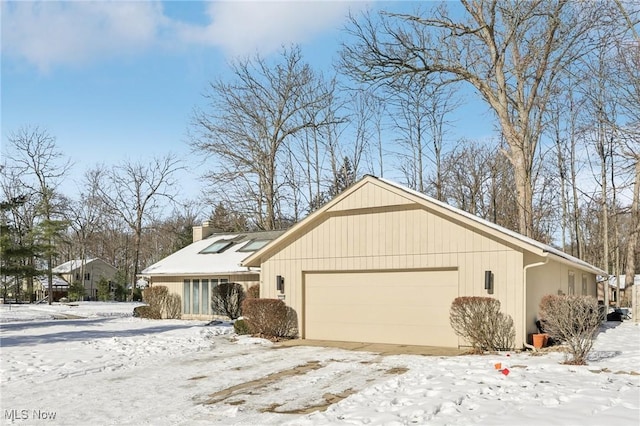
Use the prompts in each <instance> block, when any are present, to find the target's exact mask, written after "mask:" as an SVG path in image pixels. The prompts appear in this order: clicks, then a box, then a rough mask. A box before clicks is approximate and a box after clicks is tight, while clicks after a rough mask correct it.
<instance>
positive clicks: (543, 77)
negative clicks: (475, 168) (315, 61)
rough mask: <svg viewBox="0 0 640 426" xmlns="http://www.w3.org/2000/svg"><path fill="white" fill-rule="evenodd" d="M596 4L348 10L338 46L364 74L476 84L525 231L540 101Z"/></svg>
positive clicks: (345, 61) (556, 0)
mask: <svg viewBox="0 0 640 426" xmlns="http://www.w3.org/2000/svg"><path fill="white" fill-rule="evenodd" d="M599 5H600V4H599V3H593V4H590V7H588V8H587V7H582V6H579V5H578V4H573V3H571V2H567V1H563V0H534V1H528V2H515V3H513V2H504V1H498V0H493V1H481V0H477V1H476V0H462V6H463V11H462V12H463V13H462V14H458V13H455V14H453V13H450V12H449V11H448V10H447V6H446V5H441V6H439V7H437V8H435V9H434V10H433V11H432V12H431V13H430V14H420V13H419V12H418V13H417V14H415V15H400V14H390V13H384V12H383V13H382V14H381V15H380V17H379V20H377V21H376V19H375V18H374V17H372V16H371V15H365V16H364V17H362V20H358V19H356V18H355V17H352V19H351V25H350V28H349V30H348V31H349V33H350V34H351V35H352V36H354V37H355V43H354V44H350V45H349V44H347V45H345V46H344V48H343V52H342V65H343V67H344V68H345V70H346V71H347V72H348V73H349V74H350V75H352V76H354V77H356V78H358V79H360V80H362V81H370V82H380V81H388V80H391V81H393V80H396V79H398V78H401V77H402V76H403V75H415V74H418V75H440V76H441V77H442V78H443V80H444V82H445V83H447V82H449V83H454V82H459V81H462V82H466V83H468V84H470V85H471V86H472V87H474V88H475V89H476V90H477V92H478V93H479V94H480V96H481V97H482V99H483V100H484V101H485V102H486V103H487V104H488V105H489V106H490V108H491V110H492V111H493V112H494V113H495V115H496V117H497V120H498V122H499V123H500V128H501V130H502V134H503V135H504V138H505V141H506V143H507V146H508V150H507V155H508V158H509V160H510V161H511V163H512V164H513V168H514V175H515V185H516V189H517V195H518V197H517V202H518V211H519V231H520V232H521V233H522V234H525V235H529V236H531V235H532V234H533V210H532V209H533V189H532V188H533V182H532V167H533V164H534V161H535V155H536V148H537V145H538V142H539V138H540V135H541V133H542V131H543V128H544V122H543V117H544V111H545V108H546V104H547V103H548V102H549V100H550V99H551V98H552V96H554V95H556V94H557V85H556V83H557V81H558V79H560V78H561V77H562V76H563V71H564V70H565V69H566V67H567V66H568V64H570V63H572V61H574V60H575V59H576V58H577V57H579V56H580V55H581V54H583V52H584V50H585V46H586V45H587V44H588V42H589V40H588V37H587V35H588V33H589V31H591V29H592V28H593V26H594V22H597V21H596V17H597V16H598V8H599ZM461 15H462V16H461Z"/></svg>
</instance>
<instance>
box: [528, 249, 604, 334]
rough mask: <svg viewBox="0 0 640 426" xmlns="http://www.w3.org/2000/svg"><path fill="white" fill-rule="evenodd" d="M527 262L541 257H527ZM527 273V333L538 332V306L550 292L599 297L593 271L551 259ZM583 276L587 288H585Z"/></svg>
mask: <svg viewBox="0 0 640 426" xmlns="http://www.w3.org/2000/svg"><path fill="white" fill-rule="evenodd" d="M526 260H527V263H533V262H535V261H537V260H539V259H537V260H536V259H533V256H527V257H526ZM570 273H573V276H574V280H575V281H574V288H573V293H572V291H571V289H570V284H569V280H570V279H569V275H570ZM526 274H527V290H526V291H527V298H526V315H525V323H526V324H525V328H526V330H527V333H536V332H537V328H536V325H535V322H536V320H538V307H539V305H540V301H541V300H542V298H543V297H544V296H546V295H548V294H556V295H558V294H575V295H585V296H593V297H594V298H597V297H598V286H597V283H596V276H595V274H593V273H589V272H585V271H581V270H579V269H576V268H575V267H573V266H570V265H567V264H565V263H561V262H558V261H555V260H549V261H548V262H547V263H546V264H544V265H541V266H533V267H531V268H529V269H528V270H527V271H526ZM583 277H584V279H585V285H586V288H584V289H583V285H582V284H583Z"/></svg>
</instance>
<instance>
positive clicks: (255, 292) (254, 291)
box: [247, 284, 260, 299]
mask: <svg viewBox="0 0 640 426" xmlns="http://www.w3.org/2000/svg"><path fill="white" fill-rule="evenodd" d="M247 298H250V299H259V298H260V285H258V284H256V285H252V286H251V287H249V289H248V290H247Z"/></svg>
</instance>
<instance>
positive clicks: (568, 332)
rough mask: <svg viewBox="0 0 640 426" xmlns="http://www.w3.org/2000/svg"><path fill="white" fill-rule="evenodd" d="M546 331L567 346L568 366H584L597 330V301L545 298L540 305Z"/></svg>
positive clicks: (586, 297) (572, 297) (574, 297)
mask: <svg viewBox="0 0 640 426" xmlns="http://www.w3.org/2000/svg"><path fill="white" fill-rule="evenodd" d="M539 314H540V320H541V321H542V323H543V325H544V330H545V332H546V333H547V334H548V335H549V336H550V337H551V338H552V339H554V340H557V341H559V342H563V343H565V344H566V345H567V346H568V352H567V357H568V356H571V358H570V359H566V360H565V362H566V363H567V364H575V365H585V364H586V363H587V355H588V354H589V351H591V348H592V347H593V342H594V339H595V337H596V334H597V333H598V328H599V327H600V314H599V312H598V301H597V300H596V299H595V298H593V297H591V296H556V295H551V294H550V295H547V296H544V297H543V298H542V301H541V302H540V311H539Z"/></svg>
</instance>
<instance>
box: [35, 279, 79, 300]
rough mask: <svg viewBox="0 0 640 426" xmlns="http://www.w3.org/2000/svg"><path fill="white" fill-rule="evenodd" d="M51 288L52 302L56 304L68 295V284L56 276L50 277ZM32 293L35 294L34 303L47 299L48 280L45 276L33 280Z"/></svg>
mask: <svg viewBox="0 0 640 426" xmlns="http://www.w3.org/2000/svg"><path fill="white" fill-rule="evenodd" d="M51 287H52V289H53V292H52V293H53V300H54V301H56V302H57V301H58V300H60V299H61V298H63V297H67V296H68V295H69V283H68V282H67V281H65V280H64V279H62V278H60V277H59V276H57V275H54V276H53V277H51ZM25 291H26V288H25ZM33 292H34V293H35V297H36V301H41V300H44V299H46V298H47V297H48V294H49V278H48V277H47V276H46V275H41V276H38V277H34V278H33Z"/></svg>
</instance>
